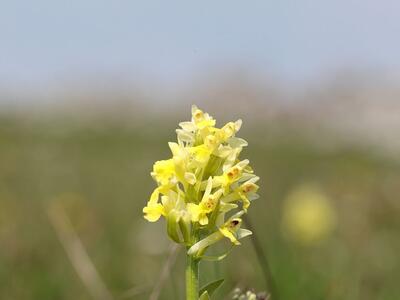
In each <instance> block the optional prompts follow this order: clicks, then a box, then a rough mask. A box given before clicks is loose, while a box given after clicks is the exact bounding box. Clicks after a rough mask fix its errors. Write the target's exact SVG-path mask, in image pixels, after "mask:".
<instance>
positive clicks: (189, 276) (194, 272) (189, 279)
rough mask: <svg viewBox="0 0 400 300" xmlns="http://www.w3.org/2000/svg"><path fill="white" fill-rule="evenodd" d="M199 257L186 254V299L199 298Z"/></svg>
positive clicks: (196, 299) (194, 299)
mask: <svg viewBox="0 0 400 300" xmlns="http://www.w3.org/2000/svg"><path fill="white" fill-rule="evenodd" d="M199 262H200V261H199V259H197V258H195V257H193V256H190V255H187V256H186V300H198V299H199Z"/></svg>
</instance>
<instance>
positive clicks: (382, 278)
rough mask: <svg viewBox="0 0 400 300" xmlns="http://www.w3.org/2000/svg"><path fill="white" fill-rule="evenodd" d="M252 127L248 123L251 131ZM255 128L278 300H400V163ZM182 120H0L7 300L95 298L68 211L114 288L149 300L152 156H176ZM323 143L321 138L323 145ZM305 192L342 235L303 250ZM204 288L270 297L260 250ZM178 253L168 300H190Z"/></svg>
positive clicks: (156, 231)
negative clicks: (294, 203) (293, 197)
mask: <svg viewBox="0 0 400 300" xmlns="http://www.w3.org/2000/svg"><path fill="white" fill-rule="evenodd" d="M245 124H246V123H245ZM256 125H257V126H253V127H252V126H249V127H246V125H245V128H244V130H243V132H242V133H241V135H240V136H242V137H244V138H246V139H247V140H248V141H249V144H250V146H249V148H248V149H246V150H245V154H244V156H246V157H248V158H249V159H250V161H251V162H252V165H253V166H254V167H255V170H256V172H257V174H258V175H259V176H260V177H261V182H260V186H261V189H260V195H261V198H260V199H258V200H257V202H256V203H255V204H254V206H252V210H251V211H250V217H251V218H252V219H253V223H254V225H255V227H256V231H257V234H258V235H259V236H260V238H261V241H262V244H263V247H264V249H265V251H266V253H267V256H268V259H269V263H270V265H271V268H272V273H273V275H274V277H275V281H276V283H277V287H278V290H279V294H280V296H281V299H296V300H302V299H304V300H310V299H344V300H345V299H349V300H350V299H352V300H353V299H364V300H368V299H374V300H376V299H381V300H386V299H387V300H390V299H396V297H398V295H400V287H399V285H398V283H397V281H398V278H400V257H399V253H400V239H399V234H400V218H399V216H400V214H399V213H400V199H399V195H400V165H399V163H398V161H395V160H393V159H390V158H386V157H384V156H382V155H381V154H380V153H377V152H375V151H374V150H373V149H369V148H366V147H363V146H361V145H360V146H356V145H352V146H350V145H344V144H343V145H336V146H334V147H333V146H329V147H322V146H321V145H324V139H325V140H326V141H329V136H326V135H325V134H324V133H323V132H321V137H320V140H319V142H318V143H315V142H314V141H313V140H312V139H310V138H308V137H306V136H305V135H302V134H301V130H294V129H289V128H285V127H281V129H280V130H276V129H274V130H272V129H270V128H269V127H268V126H267V125H265V124H256ZM175 128H176V122H175V121H173V122H172V121H168V120H165V121H155V120H149V121H147V122H144V123H143V124H141V125H137V124H136V125H129V124H126V123H123V122H121V123H118V122H106V121H98V122H92V123H90V122H89V123H80V122H78V121H76V120H70V121H68V119H64V120H62V121H55V120H51V119H48V120H45V119H44V120H41V121H28V120H21V119H18V118H11V117H10V118H5V117H2V118H1V119H0V298H1V299H90V295H89V294H88V292H87V290H86V289H85V287H84V285H83V284H82V283H81V282H80V280H79V277H78V276H77V275H76V273H75V271H74V269H73V268H72V266H71V264H70V262H69V261H68V258H67V256H66V254H65V252H64V250H63V248H62V246H61V244H60V243H59V241H58V240H57V236H56V234H55V232H54V230H53V228H52V227H51V224H50V222H49V220H48V217H47V215H46V209H47V208H48V206H49V205H50V204H51V203H54V202H57V203H60V204H61V205H62V207H63V208H64V209H65V211H66V213H67V214H68V216H69V218H70V219H71V221H72V223H73V225H74V228H75V230H76V231H77V233H78V235H79V237H80V238H81V239H82V242H83V244H84V245H85V247H86V249H87V251H88V253H89V255H90V257H91V258H92V260H93V262H94V264H95V265H96V267H97V268H98V270H99V273H100V275H101V276H102V278H103V279H104V281H105V282H106V284H107V286H108V287H109V289H110V290H111V292H112V293H113V295H115V298H116V299H118V298H120V296H121V295H123V294H124V292H125V291H127V290H129V289H131V288H132V287H144V290H145V292H143V293H141V294H140V295H138V296H135V297H132V298H131V299H147V297H148V294H149V292H150V290H151V286H152V285H153V284H154V282H155V281H156V279H157V278H158V275H159V271H160V269H161V267H162V264H163V262H164V260H165V259H166V256H167V251H168V245H169V242H168V241H167V240H166V238H165V234H164V232H163V230H164V227H163V224H148V223H146V222H145V221H144V220H143V218H142V212H141V210H142V207H143V205H144V204H145V202H146V201H147V199H148V196H149V194H150V193H151V191H152V188H153V187H154V183H153V181H152V179H151V177H150V175H149V172H150V170H151V167H152V164H153V162H154V161H155V160H159V159H163V158H167V157H168V156H169V151H168V147H167V142H168V141H170V140H174V139H175V135H174V129H175ZM321 141H322V142H321ZM304 183H313V184H316V185H318V186H319V187H320V188H321V190H323V191H324V192H325V193H326V195H328V196H329V198H330V199H331V200H332V202H333V206H334V208H335V210H336V213H337V227H336V229H335V231H334V233H333V234H332V235H330V236H328V237H326V238H325V239H323V240H321V241H320V242H318V243H315V244H313V245H308V246H306V245H300V244H297V243H296V242H295V241H294V240H288V239H286V238H285V237H284V235H283V234H282V230H281V217H282V203H283V201H284V199H285V198H286V197H287V195H288V194H289V193H290V192H291V191H292V190H293V189H294V188H296V187H298V186H300V185H302V184H304ZM202 269H203V273H202V276H203V278H202V281H203V282H204V283H205V282H206V281H210V280H212V279H216V278H220V277H225V278H226V279H227V280H226V282H225V284H224V286H223V288H222V289H221V290H220V291H219V296H218V297H219V298H218V299H223V298H224V297H223V296H222V295H226V294H227V293H229V292H230V291H231V290H232V289H233V288H234V287H235V286H237V285H239V286H242V287H251V288H255V289H257V290H263V289H265V286H264V279H263V277H262V272H261V267H260V265H259V263H258V261H257V258H256V256H255V253H254V251H253V249H252V247H251V243H250V242H249V241H248V240H247V241H244V243H243V246H241V247H239V248H237V249H235V251H233V253H232V254H231V255H230V256H229V257H228V258H227V259H226V260H224V261H223V262H222V263H220V264H219V266H218V267H215V266H214V265H213V264H212V263H207V262H204V264H203V265H202ZM182 272H183V257H182V255H181V256H180V257H179V259H178V261H177V263H176V265H175V268H174V270H173V272H172V274H171V277H170V278H171V280H170V281H169V282H167V284H166V286H165V288H164V289H163V291H162V294H161V299H182V300H183V290H184V286H183V285H184V283H183V280H182V278H181V275H182V274H183V273H182Z"/></svg>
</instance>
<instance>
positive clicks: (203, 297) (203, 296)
mask: <svg viewBox="0 0 400 300" xmlns="http://www.w3.org/2000/svg"><path fill="white" fill-rule="evenodd" d="M199 300H211V298H210V295H208V292H207V291H205V292H204V293H203V294H201V296H200V298H199Z"/></svg>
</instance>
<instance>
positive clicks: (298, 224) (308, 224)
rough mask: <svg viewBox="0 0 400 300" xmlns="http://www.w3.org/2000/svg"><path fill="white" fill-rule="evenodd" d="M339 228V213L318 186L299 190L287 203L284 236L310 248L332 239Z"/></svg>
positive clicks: (285, 203)
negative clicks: (317, 243)
mask: <svg viewBox="0 0 400 300" xmlns="http://www.w3.org/2000/svg"><path fill="white" fill-rule="evenodd" d="M335 226H336V212H335V209H334V208H333V206H332V205H331V203H330V200H329V198H328V197H327V195H325V194H324V193H323V192H321V191H320V189H319V188H318V187H316V186H314V185H309V184H304V185H301V186H300V187H297V188H295V189H294V190H293V191H292V192H291V193H290V194H289V196H288V197H287V198H286V200H285V201H284V205H283V216H282V229H283V232H284V234H285V235H286V236H287V237H289V238H291V239H293V240H295V241H296V242H299V243H301V244H305V245H309V244H313V243H314V242H317V241H320V240H322V239H324V238H326V237H328V236H329V235H330V234H331V232H332V231H333V230H334V229H335Z"/></svg>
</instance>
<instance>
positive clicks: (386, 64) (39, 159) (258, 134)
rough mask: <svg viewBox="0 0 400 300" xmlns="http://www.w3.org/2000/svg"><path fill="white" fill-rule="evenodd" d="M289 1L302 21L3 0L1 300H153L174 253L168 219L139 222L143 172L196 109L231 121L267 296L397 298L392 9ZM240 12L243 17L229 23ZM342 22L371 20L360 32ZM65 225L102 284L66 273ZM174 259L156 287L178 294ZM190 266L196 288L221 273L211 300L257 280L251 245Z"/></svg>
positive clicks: (398, 174) (398, 88) (261, 13)
mask: <svg viewBox="0 0 400 300" xmlns="http://www.w3.org/2000/svg"><path fill="white" fill-rule="evenodd" d="M89 2H91V1H89ZM300 2H304V4H305V6H304V7H305V8H304V7H302V8H301V9H300V10H299V11H298V12H299V14H300V16H296V13H295V12H293V10H292V9H291V7H290V5H288V4H287V3H286V2H285V1H283V3H286V4H282V6H279V7H278V8H276V9H277V11H278V14H277V16H275V18H272V17H271V16H270V15H269V13H267V7H264V6H263V4H262V3H261V2H260V3H259V2H258V1H256V3H257V5H255V4H254V5H255V6H254V7H253V6H251V5H250V6H245V7H244V6H241V5H237V4H234V5H232V6H233V7H232V9H233V11H231V12H230V18H228V21H224V23H222V24H219V23H218V22H219V21H218V20H220V18H221V17H222V16H224V13H225V9H224V8H225V7H224V6H222V4H221V5H220V4H218V5H217V6H216V7H214V9H213V10H212V11H211V12H210V11H208V10H207V9H206V8H204V7H203V6H202V7H201V8H200V7H198V6H197V4H196V5H194V4H193V5H192V6H191V5H189V6H185V7H183V8H182V6H180V5H178V4H177V3H175V2H173V3H172V4H171V6H170V7H169V10H167V12H168V13H170V14H171V15H169V17H168V18H167V17H166V16H165V15H164V14H163V11H162V9H160V10H159V9H156V8H157V7H158V4H157V5H156V4H154V3H153V4H152V5H150V4H143V5H139V4H137V6H136V8H137V10H140V13H139V12H133V11H134V10H133V9H132V10H131V11H130V12H129V10H127V9H126V10H124V9H123V8H122V7H118V6H114V5H113V4H107V2H106V1H100V2H99V3H97V4H96V5H97V6H96V8H97V9H98V10H97V11H95V12H94V14H93V15H91V14H89V11H91V10H90V9H91V6H87V7H86V6H84V7H80V6H79V5H78V4H77V3H78V2H76V3H75V2H74V1H72V2H71V3H73V4H71V6H68V5H66V4H60V6H57V5H55V4H51V3H50V2H49V1H41V2H39V4H38V6H36V7H35V9H33V10H32V11H25V10H20V8H21V7H22V5H20V4H18V1H16V2H15V3H17V4H15V3H14V4H2V5H4V7H3V10H1V11H2V12H0V16H2V15H1V14H4V16H2V17H4V18H1V21H0V22H2V23H0V24H2V25H4V26H2V27H1V29H0V33H2V36H3V37H5V38H4V39H3V40H2V41H3V42H4V43H5V44H4V47H3V48H2V49H0V54H2V55H1V60H0V64H1V71H0V298H1V299H43V300H44V299H93V298H95V299H96V298H97V299H100V298H101V296H104V299H148V298H149V295H150V294H151V293H152V291H153V288H154V286H155V285H156V284H157V283H158V282H159V277H160V273H161V270H162V268H163V266H164V264H165V262H166V261H167V259H168V256H169V253H170V252H171V250H170V249H171V242H170V241H169V240H168V238H167V235H166V234H165V232H164V224H162V223H160V222H159V223H152V224H150V223H148V222H146V221H145V220H144V219H143V217H142V208H143V206H144V205H145V203H146V201H147V199H148V197H149V195H150V193H151V191H152V189H153V188H154V185H155V183H154V182H153V181H152V179H151V177H150V174H149V173H150V171H151V168H152V164H153V163H154V162H155V161H156V160H160V159H165V158H167V157H168V156H169V155H170V154H169V149H168V146H167V142H168V141H173V140H175V139H176V136H175V129H176V128H177V124H178V122H179V121H184V120H188V119H189V117H190V107H191V105H192V104H196V105H198V106H199V107H200V108H201V109H203V110H205V111H207V112H209V113H210V114H211V115H212V116H213V117H215V118H216V119H217V121H218V125H223V124H224V122H227V121H230V120H236V119H238V118H241V119H243V122H244V125H243V127H242V130H241V131H240V132H239V136H240V137H243V138H245V139H246V140H247V141H248V142H249V147H248V148H247V149H245V153H244V154H245V156H246V157H248V158H249V159H250V161H251V163H252V165H253V166H254V168H255V171H256V173H257V174H258V175H259V176H260V177H261V180H260V186H261V188H260V195H261V197H260V199H258V200H257V201H256V202H255V203H254V205H253V206H252V209H251V210H250V212H249V218H250V219H251V220H252V223H253V226H254V230H255V232H256V234H257V236H258V237H259V239H260V242H261V245H262V247H263V250H264V252H265V254H266V256H267V259H268V262H269V265H270V269H271V273H272V276H273V279H274V281H275V284H276V289H277V291H278V295H279V299H296V300H310V299H327V300H335V299H343V300H346V299H348V300H353V299H363V300H369V299H371V300H372V299H373V300H378V299H379V300H394V299H399V297H400V287H399V284H398V280H399V278H400V254H399V253H400V239H399V236H400V199H399V195H400V154H399V150H400V100H399V99H400V75H399V74H400V72H399V70H400V68H399V65H400V61H399V59H398V56H396V55H398V53H399V52H398V50H399V44H398V42H395V41H393V39H392V38H393V36H394V35H391V33H394V32H396V30H397V29H399V28H400V23H399V22H398V18H396V19H395V18H394V15H393V14H392V13H391V12H392V11H394V10H395V9H396V8H398V7H397V6H398V4H395V2H391V1H387V3H385V4H384V5H383V6H384V7H381V6H379V9H377V8H376V7H375V6H374V5H373V4H371V3H372V1H366V2H365V3H366V4H365V7H363V9H364V10H363V9H361V10H357V9H356V7H358V6H357V5H356V4H354V3H356V2H357V1H354V3H353V4H348V6H345V5H344V4H343V2H342V1H338V3H339V4H337V5H338V6H337V7H336V6H335V5H333V6H332V7H327V6H324V5H322V4H320V5H318V6H317V7H316V8H315V10H314V11H313V12H311V11H310V10H308V9H307V7H308V8H310V5H309V6H307V3H308V2H307V1H300ZM306 2H307V3H306ZM92 4H93V3H92ZM126 5H128V4H126ZM129 5H131V4H129ZM153 5H154V6H153ZM159 5H161V4H160V3H159ZM326 5H327V4H326ZM78 7H79V9H77V8H78ZM344 7H346V8H347V10H345V13H343V14H342V13H339V12H340V11H341V9H342V8H344ZM130 8H132V7H130ZM139 8H140V9H139ZM178 8H179V9H178ZM261 8H263V9H261ZM269 8H273V7H269ZM390 8H391V9H390ZM174 9H177V11H175V12H172V11H173V10H174ZM4 11H6V13H4ZM256 11H257V13H256ZM196 12H201V13H203V14H204V15H207V14H206V12H207V13H209V15H208V17H210V18H211V23H212V24H211V25H212V26H211V25H207V26H205V27H204V28H202V27H201V26H199V24H204V23H203V22H205V19H204V18H203V17H199V16H198V15H197V14H196ZM75 13H77V17H76V19H74V20H75V21H76V22H73V23H71V24H72V25H70V26H67V25H65V24H64V22H63V20H64V21H68V20H70V19H71V18H72V16H73V15H74V14H75ZM142 13H143V14H145V15H146V16H148V17H149V19H150V20H148V21H145V19H143V18H142V17H140V18H139V17H138V16H139V14H142ZM153 13H154V14H155V15H153ZM131 14H132V15H133V16H132V15H131ZM174 14H175V15H174ZM185 14H188V16H191V17H192V18H193V20H190V18H187V17H183V15H185ZM242 14H244V16H243V18H244V20H247V21H249V22H250V23H249V22H247V23H246V22H244V23H246V25H243V23H242V24H240V23H239V24H238V23H237V22H236V20H237V19H238V18H237V17H238V16H242ZM253 14H254V15H253ZM318 14H320V15H319V16H317V15H318ZM54 15H56V16H58V17H59V18H60V21H59V22H53V21H56V17H54ZM74 16H75V15H74ZM107 16H110V17H112V18H111V19H112V20H117V19H118V17H119V19H118V22H111V21H110V19H107ZM171 16H172V18H173V17H174V16H175V17H178V18H177V19H176V18H175V20H171V19H170V17H171ZM268 16H270V17H271V18H269V20H265V18H266V19H268ZM306 16H308V17H310V16H311V17H312V18H311V19H310V18H308V19H307V18H305V19H307V21H304V22H303V23H302V21H301V20H303V17H306ZM354 16H356V19H355V20H357V21H358V22H359V23H360V24H361V25H362V24H367V20H368V21H370V17H371V16H374V17H375V19H373V20H374V21H373V22H372V23H371V22H369V23H368V24H369V25H368V26H369V27H368V26H367V27H366V29H364V27H363V26H361V25H360V24H358V23H357V22H355V21H353V20H354V19H352V18H353V17H354ZM18 17H19V18H18ZM253 17H254V18H255V19H253ZM289 17H290V18H289ZM293 17H294V19H293ZM322 18H325V20H326V22H327V23H325V27H323V28H320V27H318V22H319V21H321V19H322ZM17 19H18V20H24V21H21V22H19V21H17ZM39 19H40V21H39ZM128 19H129V20H128ZM155 19H158V21H155V22H154V23H152V22H151V20H153V21H154V20H155ZM337 19H340V20H341V21H343V22H342V23H340V24H336V23H335V21H336V20H337ZM166 20H168V21H171V23H168V22H165V23H164V22H163V21H166ZM251 20H252V22H251ZM291 20H292V22H293V23H291ZM381 20H385V21H387V22H388V23H385V24H389V25H387V27H379V26H384V25H382V24H381V22H380V21H381ZM91 22H92V23H91ZM96 22H97V23H96ZM129 22H131V23H129ZM263 22H265V23H263ZM280 22H286V23H285V24H288V25H287V27H283V28H278V27H274V26H267V25H274V24H275V25H278V24H281V23H280ZM296 22H299V23H296ZM313 22H315V23H313ZM352 22H354V23H352ZM17 23H18V26H15V25H16V24H17ZM378 23H379V24H380V25H378ZM50 24H53V25H54V26H55V29H54V28H52V26H50ZM93 24H97V26H95V25H93ZM166 24H167V25H166ZM171 24H172V25H171ZM182 24H189V25H190V26H189V25H188V26H187V27H186V28H184V27H185V26H182ZM233 24H235V25H233ZM290 24H292V25H290ZM295 24H297V26H298V32H297V31H296V29H295V27H296V26H295ZM357 24H358V25H357ZM135 25H143V26H144V25H147V27H146V29H140V28H139V29H138V28H137V26H136V27H135ZM217 25H218V26H217ZM263 25H265V26H263ZM353 25H354V26H353ZM113 26H114V27H113ZM213 26H214V27H213ZM231 26H233V27H231ZM215 27H216V28H218V30H219V31H218V32H217V33H215V32H214V28H215ZM266 27H268V29H266ZM80 29H82V31H81V32H80V33H79V31H80ZM364 30H365V31H364ZM271 32H277V33H276V36H274V35H271ZM115 33H119V35H118V34H115ZM128 33H129V34H130V35H127V34H128ZM297 33H298V34H299V35H298V36H297V35H296V34H297ZM168 34H169V35H168ZM192 34H193V36H194V38H192V37H189V35H190V36H192ZM166 36H168V39H167V38H166ZM196 37H197V38H196ZM252 37H254V38H252ZM354 37H357V39H354ZM107 38H109V39H110V43H108V42H106V40H107ZM296 39H297V40H296ZM314 39H315V40H316V41H318V40H319V41H320V42H316V44H315V46H304V44H303V42H305V43H307V42H310V41H311V40H314ZM126 40H132V42H131V43H129V42H126ZM149 40H150V41H149ZM167 40H168V42H169V44H168V45H167V44H166V43H165V42H166V41H167ZM352 41H353V42H352ZM298 42H300V43H298ZM360 42H362V43H361V44H360ZM241 43H244V44H246V46H244V45H243V44H241ZM291 43H293V44H291ZM326 43H327V45H326V47H328V48H332V49H335V47H336V49H337V51H333V50H329V51H328V50H327V48H324V47H325V44H326ZM342 43H348V44H347V46H343V45H342ZM223 44H226V45H225V46H224V45H223ZM110 45H111V46H110ZM216 45H219V46H216ZM65 46H67V47H65ZM158 46H159V47H165V49H164V50H160V52H157V51H155V50H154V49H155V48H156V47H158ZM68 47H69V48H68ZM224 47H225V48H224ZM65 49H67V50H65ZM121 49H123V50H121ZM232 49H233V50H232ZM235 49H236V50H235ZM282 49H286V50H285V51H282ZM288 49H292V52H290V51H289V50H288ZM346 49H348V51H345V50H346ZM241 50H243V51H241ZM63 51H64V52H63ZM205 53H207V55H205ZM316 53H318V54H319V55H316ZM321 53H322V54H321ZM324 53H325V55H323V54H324ZM377 53H378V54H377ZM159 54H160V55H159ZM182 54H183V55H182ZM185 54H187V55H186V56H185ZM92 55H93V56H92ZM383 57H385V59H386V60H385V59H383ZM296 62H297V63H296ZM183 65H184V66H185V68H184V67H183ZM268 66H271V67H270V68H269V67H268ZM63 230H64V231H63ZM63 232H64V235H63ZM71 235H72V236H74V237H75V238H78V239H79V241H80V243H81V245H82V246H83V247H84V249H85V251H87V254H88V257H90V260H91V262H92V263H93V265H94V266H95V268H96V269H97V271H98V274H99V276H100V278H101V281H103V282H104V285H105V287H106V288H104V287H100V288H99V287H98V288H99V289H100V291H104V290H107V291H108V292H109V293H110V295H111V296H110V295H108V294H106V295H104V294H101V295H100V296H99V295H97V296H96V295H93V294H91V292H90V290H88V289H87V282H86V283H85V282H84V281H85V280H83V281H82V276H83V277H84V278H86V279H87V278H88V276H89V277H90V274H91V273H90V270H89V269H90V266H88V265H86V264H85V262H84V261H82V262H81V263H82V265H81V266H80V269H79V266H78V270H76V269H75V268H74V266H73V261H74V259H75V263H76V262H78V263H79V259H80V258H79V257H78V258H77V256H76V252H74V251H78V252H79V249H78V250H76V249H77V248H79V247H80V246H79V245H77V244H76V243H75V242H76V240H71V239H70V238H71ZM60 238H61V241H62V242H64V244H63V243H62V242H60ZM66 245H67V246H66ZM68 245H69V246H68ZM65 247H67V249H68V247H70V250H71V249H72V252H73V253H72V254H71V253H69V254H70V256H68V255H67V253H66V251H65V249H66V248H65ZM74 249H75V250H74ZM74 253H75V256H74ZM78 256H79V255H78ZM183 260H184V256H183V251H182V249H181V252H180V253H178V256H177V260H176V262H175V264H174V266H173V267H172V269H171V271H170V272H169V273H168V280H167V281H166V282H165V284H164V286H163V288H162V289H161V293H160V296H159V299H176V300H179V299H181V300H183V299H184V298H183V297H184V296H183V291H184V281H183V277H182V274H183V271H184V261H183ZM75 267H76V266H75ZM201 268H202V278H201V280H202V282H203V283H205V282H209V281H211V280H213V279H219V278H225V279H226V281H225V283H224V285H223V286H222V288H221V289H220V290H219V291H218V294H217V297H216V299H230V298H229V293H231V292H232V291H233V289H234V288H235V287H240V288H245V289H246V288H253V289H255V290H257V291H265V290H266V284H265V279H264V273H263V269H262V266H261V265H260V262H259V260H258V258H257V255H256V253H255V251H254V249H253V247H252V244H251V242H250V239H247V240H244V241H243V246H241V247H238V248H236V249H235V251H233V252H232V253H231V254H230V255H229V256H228V258H227V259H226V260H224V261H222V263H219V265H218V267H216V266H214V264H213V263H209V262H204V263H203V264H202V265H201ZM85 274H86V275H85ZM87 274H89V275H87ZM85 276H86V277H85ZM87 280H88V281H89V285H90V284H93V282H92V283H90V280H91V279H90V278H89V279H87ZM95 285H96V284H95ZM272 300H274V299H272Z"/></svg>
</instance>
